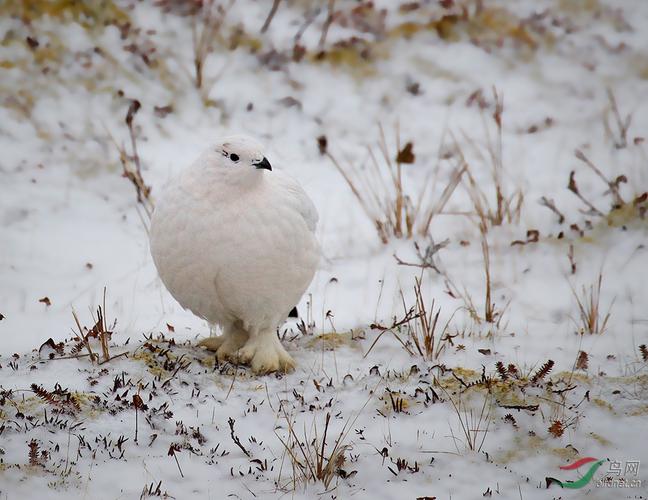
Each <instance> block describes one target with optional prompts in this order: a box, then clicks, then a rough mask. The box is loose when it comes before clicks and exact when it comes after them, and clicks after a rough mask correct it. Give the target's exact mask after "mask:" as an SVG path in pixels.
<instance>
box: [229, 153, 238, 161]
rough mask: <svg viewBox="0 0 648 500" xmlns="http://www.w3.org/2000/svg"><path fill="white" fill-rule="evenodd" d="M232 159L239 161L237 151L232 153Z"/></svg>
mask: <svg viewBox="0 0 648 500" xmlns="http://www.w3.org/2000/svg"><path fill="white" fill-rule="evenodd" d="M230 160H232V161H239V155H237V154H236V153H232V154H231V155H230Z"/></svg>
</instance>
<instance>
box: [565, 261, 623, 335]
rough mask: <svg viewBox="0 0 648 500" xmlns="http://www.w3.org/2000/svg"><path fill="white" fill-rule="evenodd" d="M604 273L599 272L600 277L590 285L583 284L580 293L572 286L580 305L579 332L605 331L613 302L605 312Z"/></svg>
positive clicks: (595, 332)
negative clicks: (602, 288) (602, 287)
mask: <svg viewBox="0 0 648 500" xmlns="http://www.w3.org/2000/svg"><path fill="white" fill-rule="evenodd" d="M602 284H603V274H602V273H599V275H598V279H597V280H596V281H595V282H594V283H593V284H592V285H590V286H589V287H585V286H582V288H581V291H580V293H578V292H576V290H574V288H573V287H572V289H571V290H572V294H573V295H574V298H575V299H576V304H577V305H578V321H577V326H578V332H579V333H581V334H583V333H589V334H602V333H605V331H606V330H607V326H608V321H609V319H610V315H611V310H612V305H613V304H614V302H613V303H612V304H610V306H609V307H608V309H607V312H603V309H602V308H601V286H602Z"/></svg>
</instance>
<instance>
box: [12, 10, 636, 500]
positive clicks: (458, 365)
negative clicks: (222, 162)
mask: <svg viewBox="0 0 648 500" xmlns="http://www.w3.org/2000/svg"><path fill="white" fill-rule="evenodd" d="M201 5H203V2H199V1H190V0H185V1H179V0H176V1H172V0H161V1H160V2H130V1H114V2H113V1H108V2H99V1H97V2H94V1H93V2H84V3H78V4H77V3H72V2H70V3H68V2H46V1H40V0H37V1H34V2H20V1H15V0H9V1H5V2H3V3H2V4H0V39H1V43H0V74H1V75H2V78H1V79H0V90H1V91H0V97H1V99H2V107H1V108H0V150H1V151H2V154H1V155H0V175H1V177H0V338H1V339H2V343H1V344H0V498H8V499H13V498H32V497H33V498H37V497H45V498H106V499H113V498H137V497H138V496H141V497H142V498H147V497H155V496H159V497H164V496H165V495H166V496H171V497H174V498H178V499H181V498H182V499H184V498H230V497H231V498H281V497H291V498H292V497H295V498H352V497H355V498H417V497H423V498H426V497H427V498H435V497H436V498H437V499H439V500H440V499H450V498H453V499H472V498H481V497H482V495H483V496H485V497H489V496H492V497H500V498H507V499H508V498H511V499H517V498H522V499H536V498H537V499H545V498H584V497H586V496H587V497H588V498H600V499H609V498H647V497H648V451H646V446H645V429H646V422H647V420H646V419H647V418H648V350H647V349H646V347H645V345H646V344H648V286H646V280H647V279H648V255H647V251H648V247H647V243H648V242H647V239H646V236H647V234H648V225H647V223H646V221H647V217H648V216H647V215H646V209H647V208H648V201H647V200H646V197H643V194H644V193H646V192H647V191H648V156H647V150H646V148H647V147H648V146H647V143H646V141H644V137H646V136H647V135H648V30H647V28H648V3H646V2H644V1H642V0H636V1H614V0H518V1H516V2H506V1H499V2H498V1H495V0H482V1H477V0H454V1H453V0H445V1H440V2H437V1H420V2H392V1H389V0H382V1H375V2H373V3H371V2H356V1H350V0H346V1H343V0H338V1H337V2H325V1H315V0H310V1H309V0H284V1H281V2H279V3H278V8H277V10H276V14H275V15H274V16H273V17H272V19H270V22H269V25H268V26H267V29H265V30H263V31H262V26H263V25H264V22H265V21H266V20H267V18H268V14H269V12H270V11H271V7H272V5H273V2H271V1H270V0H266V1H261V0H257V1H254V0H238V1H235V2H232V3H231V5H230V2H225V5H224V7H220V8H219V7H218V6H217V5H215V4H214V5H211V4H209V3H205V7H203V8H202V10H201V8H200V6H201ZM210 5H211V7H210ZM207 10H209V12H211V14H210V15H206V14H205V12H206V11H207ZM225 10H227V12H226V13H224V12H225ZM201 48H202V49H204V56H205V57H204V70H203V72H204V74H203V76H202V82H201V85H200V88H197V85H196V80H197V79H196V69H195V64H194V59H195V55H196V54H197V53H198V54H199V53H200V52H201V50H202V49H201ZM199 59H200V58H199ZM132 100H137V101H138V102H139V103H140V104H141V108H140V109H139V110H138V111H137V113H136V114H135V115H134V117H133V121H132V124H133V136H134V138H135V144H136V148H137V158H138V160H139V161H140V162H141V165H142V172H141V173H142V177H143V180H144V182H145V183H146V184H147V185H149V186H151V187H152V191H151V203H153V204H154V201H155V195H156V193H157V192H158V191H159V189H160V187H161V186H162V185H163V184H164V183H165V182H166V181H167V180H168V179H169V178H170V177H171V175H172V174H173V173H175V172H178V171H179V170H180V169H182V168H183V167H184V166H186V165H187V164H188V163H189V162H190V161H192V160H193V158H195V157H196V156H198V154H199V153H200V151H201V150H202V149H203V148H204V147H205V146H206V145H207V144H208V143H209V142H210V141H211V140H213V139H215V138H217V137H219V136H221V135H225V134H230V133H234V132H244V133H247V134H250V135H253V136H257V137H258V138H259V139H260V140H262V141H263V142H265V143H266V144H267V146H268V149H269V152H268V158H269V159H270V160H271V162H272V164H273V166H275V165H278V166H281V167H283V168H284V169H285V170H286V171H288V172H289V173H290V174H291V175H293V176H294V177H296V178H297V179H298V180H299V182H300V183H301V184H302V185H303V186H304V188H305V189H306V191H307V192H308V194H309V195H310V196H311V198H312V199H313V200H314V202H315V204H316V206H317V208H318V211H319V214H320V223H319V226H318V230H317V235H318V239H319V240H320V242H321V245H322V250H323V254H324V257H323V259H322V266H321V269H320V271H319V272H318V273H317V275H316V277H315V279H314V281H313V283H312V285H311V286H310V289H309V291H308V292H307V294H306V296H305V297H304V298H303V300H302V303H301V304H299V312H300V314H301V317H302V320H303V322H292V323H290V324H288V325H286V326H285V327H284V328H283V329H282V331H281V335H282V336H283V338H284V345H285V346H286V348H287V349H288V350H289V352H290V353H291V355H292V356H293V357H294V358H295V360H296V361H297V364H298V367H297V370H296V371H295V372H294V373H291V374H288V375H270V376H265V377H254V376H252V374H251V373H249V371H248V370H247V369H245V368H244V367H234V366H230V365H218V364H216V363H215V360H214V359H213V356H212V355H210V354H209V353H207V352H205V351H202V350H199V349H197V348H195V347H192V344H195V341H196V340H197V339H199V338H201V337H203V336H206V335H209V327H208V325H206V324H205V323H204V322H203V321H201V320H199V319H198V318H196V317H194V316H192V315H191V314H190V313H189V312H187V311H184V310H183V309H182V308H181V307H180V306H179V305H178V304H177V303H176V302H175V301H174V300H173V299H172V298H171V296H170V295H169V294H168V292H166V290H165V289H164V287H163V286H162V284H161V282H160V281H159V279H158V278H157V274H156V271H155V268H154V266H153V263H152V261H151V258H150V256H149V252H148V239H147V232H146V228H147V222H148V221H147V215H146V211H145V207H144V206H143V205H142V204H138V203H137V197H136V192H135V188H134V186H133V184H132V183H131V182H130V181H129V179H127V178H125V177H124V176H123V175H122V173H123V167H122V163H121V162H120V150H121V151H122V152H123V154H124V161H125V164H126V167H127V168H128V169H131V171H132V169H133V168H134V164H135V158H134V155H133V149H132V148H133V145H132V142H131V137H130V135H129V129H128V127H127V124H126V122H125V118H126V116H127V111H128V109H129V107H131V109H133V107H132V102H133V101H132ZM498 121H499V122H500V123H501V129H500V128H499V127H498ZM500 139H501V140H500ZM407 143H411V151H412V152H413V155H414V157H413V158H411V157H410V158H408V156H410V155H409V154H408V151H409V148H408V147H406V144H407ZM383 151H385V152H386V154H385V155H384V156H383ZM399 151H400V153H401V154H400V155H399V154H398V153H399ZM576 151H579V153H578V154H577V153H575V152H576ZM397 156H399V157H400V158H401V160H403V162H402V164H400V165H399V167H400V169H401V171H402V182H401V183H402V189H403V193H404V194H405V195H406V196H405V197H404V198H403V202H404V204H405V205H406V206H407V207H410V220H413V221H414V223H413V233H414V234H413V237H412V238H407V237H406V236H403V237H400V238H398V237H395V236H393V231H391V230H390V229H389V228H387V229H385V230H384V231H383V235H385V234H386V236H385V237H383V238H382V239H385V240H388V241H387V243H383V241H381V237H380V236H379V233H378V231H377V230H376V221H375V218H378V220H379V221H381V222H384V220H382V219H381V217H382V214H381V213H380V207H384V206H387V205H389V204H390V203H392V204H394V207H395V202H394V201H393V200H395V199H396V198H395V191H396V190H395V188H394V181H393V180H392V177H391V176H390V175H391V174H390V171H391V172H395V171H396V169H397V168H398V166H397V165H396V157H397ZM372 157H373V158H374V159H375V163H374V161H373V160H372ZM588 162H589V164H588ZM388 163H391V170H390V166H389V165H388ZM336 164H337V166H338V167H339V169H341V170H342V171H343V172H344V173H345V175H347V176H348V177H349V178H350V179H351V181H352V182H353V184H354V186H355V188H356V189H357V190H358V192H359V194H360V196H361V197H362V198H363V200H365V202H366V205H365V206H363V205H362V203H360V202H359V201H358V199H357V197H356V196H355V195H354V192H353V191H352V189H351V188H350V186H349V185H348V184H347V183H346V182H345V179H344V177H343V175H342V174H341V172H340V170H339V169H338V167H336ZM597 170H598V171H599V172H600V175H599V173H597ZM493 172H495V173H493ZM572 172H573V173H574V174H573V178H572V180H571V181H570V174H571V173H572ZM458 173H460V174H461V178H460V180H459V184H458V185H456V186H454V185H453V184H452V182H451V181H452V179H453V178H455V179H457V178H458V177H453V176H456V175H458ZM620 176H623V177H620ZM496 180H497V182H496ZM497 185H499V186H500V192H501V193H502V196H501V197H500V200H501V203H500V207H501V209H500V210H499V215H501V217H498V210H497V205H498V203H497V200H498V196H497ZM446 188H447V191H446V193H447V194H448V195H449V197H447V200H446V202H445V203H441V200H445V198H444V196H443V195H442V194H443V192H444V190H446ZM453 188H454V189H453ZM543 198H544V199H545V200H546V201H547V202H548V204H552V206H554V208H555V210H556V211H555V212H554V211H552V210H551V209H549V208H548V207H547V206H543V205H546V204H547V203H544V202H543V203H541V202H540V201H541V200H542V199H543ZM386 200H387V201H386ZM509 200H510V203H509ZM367 205H368V206H367ZM390 206H391V205H390ZM394 207H392V211H393V210H395V208H394ZM416 207H421V209H420V210H417V208H416ZM432 208H436V210H433V211H432V215H433V216H432V218H431V222H430V223H429V226H428V225H427V224H426V220H425V215H426V214H427V213H428V212H429V211H430V210H432ZM480 211H481V212H482V213H483V214H484V216H483V217H482V218H480V217H479V215H478V213H479V212H480ZM368 213H369V215H371V216H372V217H373V219H372V217H368ZM376 214H378V215H377V216H376ZM498 219H502V220H498ZM402 222H403V224H405V219H404V218H403V219H402ZM480 224H481V228H480ZM421 228H423V230H420V229H421ZM404 232H407V231H404ZM415 242H416V243H417V245H418V250H417V248H416V247H415ZM435 245H438V246H436V247H435ZM426 249H431V250H430V253H433V255H432V257H430V258H428V259H427V260H426V262H422V260H421V256H424V255H425V252H426ZM432 249H434V252H432ZM407 264H410V265H407ZM487 273H488V279H487V277H486V275H487ZM599 276H600V277H601V286H600V292H599V288H598V285H597V283H598V280H599ZM417 279H418V280H420V281H419V282H420V287H419V290H420V296H422V300H421V301H420V302H421V303H422V304H423V305H424V307H425V309H426V311H427V313H428V317H429V319H431V320H433V319H434V316H435V315H436V313H437V310H438V311H439V316H438V321H437V324H436V330H435V331H434V340H435V346H434V348H431V349H430V350H431V351H433V352H432V353H431V354H430V353H428V352H427V351H426V349H425V347H424V346H421V351H422V352H419V349H418V348H417V346H416V344H415V343H414V341H413V337H414V336H416V335H419V336H420V335H422V330H423V329H424V327H421V318H416V317H415V316H416V315H418V314H419V313H421V307H420V305H419V306H417V301H416V293H415V288H416V283H417V281H416V280H417ZM104 289H105V290H106V291H105V294H106V298H105V307H104V304H103V301H104V299H103V295H104ZM488 290H489V291H490V295H489V296H487V291H488ZM579 301H580V305H581V306H582V308H583V314H581V310H580V307H579ZM99 305H101V306H102V308H103V309H105V311H104V312H105V315H106V323H107V324H106V327H107V328H108V329H111V330H112V331H113V334H112V340H111V341H110V345H109V355H110V356H112V357H113V358H112V359H110V360H109V361H107V362H104V357H103V354H102V351H101V349H100V347H99V345H98V343H97V342H96V340H92V346H91V348H92V349H93V353H98V354H99V356H98V359H97V360H96V362H94V363H92V362H91V360H90V358H91V356H89V355H88V351H87V349H86V347H85V346H83V345H82V344H79V342H78V341H77V340H75V336H76V335H78V327H77V324H76V322H75V320H74V318H73V316H72V311H76V315H77V317H78V319H79V322H80V324H81V326H82V327H83V326H86V327H88V328H91V327H92V326H93V325H94V324H95V319H93V315H94V316H95V318H96V309H97V307H98V306H99ZM593 307H598V309H599V311H598V314H597V313H591V310H592V308H593ZM411 308H414V309H413V310H412V312H411V313H409V315H408V312H409V311H410V309H411ZM608 314H609V316H608ZM583 315H584V316H586V318H583V317H582V316H583ZM588 319H589V320H591V322H590V324H587V320H588ZM595 319H598V325H594V324H591V323H592V322H593V321H594V320H595ZM114 321H116V324H115V325H114V327H113V322H114ZM399 323H400V324H399ZM588 330H595V331H594V332H590V331H588ZM75 331H76V332H77V333H74V332H75ZM87 333H88V332H87V331H86V330H84V334H87ZM50 338H51V339H52V341H51V342H50V343H49V344H47V345H44V346H43V344H45V343H46V341H47V340H48V339H50ZM59 342H63V344H62V345H58V343H59ZM41 346H43V347H42V348H41ZM641 346H643V348H642V347H641ZM543 368H544V369H543ZM134 396H139V397H135V398H133V397H134ZM327 423H328V424H327ZM582 457H594V458H596V459H599V460H600V459H609V461H606V462H604V463H603V464H602V465H601V466H600V467H599V468H598V469H596V471H595V472H594V476H593V478H592V479H591V481H590V482H589V483H587V484H586V485H585V486H583V487H582V488H575V489H574V488H565V489H561V488H560V486H559V485H557V484H552V485H551V486H550V487H549V489H547V481H546V479H545V478H547V477H553V478H557V479H558V480H560V481H563V482H564V481H576V480H578V479H579V478H580V477H581V476H583V475H585V473H586V472H587V470H588V469H589V468H590V467H591V466H592V463H589V464H586V465H583V466H582V467H581V468H579V469H578V470H561V469H559V467H560V466H565V465H566V464H569V463H573V462H575V461H576V460H578V459H579V458H582ZM637 462H638V463H639V465H638V466H635V465H634V464H636V463H637ZM318 463H319V465H320V467H318ZM605 478H612V479H614V480H615V481H616V483H615V485H612V486H610V485H609V484H608V485H607V486H606V483H605ZM620 478H624V479H625V481H626V483H625V487H620V486H619V484H618V482H619V480H620Z"/></svg>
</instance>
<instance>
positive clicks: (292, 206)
mask: <svg viewBox="0 0 648 500" xmlns="http://www.w3.org/2000/svg"><path fill="white" fill-rule="evenodd" d="M317 218H318V217H317V211H316V209H315V206H314V205H313V202H312V201H311V200H310V199H309V198H308V196H307V195H306V193H305V192H304V190H303V189H302V188H301V186H300V185H299V184H298V183H297V182H296V181H295V180H294V179H292V178H291V177H289V176H288V175H286V174H284V173H282V172H281V171H278V170H273V169H272V167H271V166H270V162H269V161H268V160H267V159H266V157H265V155H264V153H263V147H262V146H261V145H260V144H259V143H258V142H257V141H255V140H254V139H252V138H250V137H246V136H240V135H238V136H231V137H227V138H225V139H223V140H221V141H219V142H217V143H215V144H213V145H212V146H210V147H209V148H208V149H207V150H206V151H204V152H203V153H202V155H201V156H200V157H199V158H198V159H197V160H196V161H195V162H194V163H193V164H192V165H191V166H189V167H188V168H186V169H185V170H184V171H183V172H181V173H180V175H178V176H177V177H176V178H174V179H173V180H172V181H171V182H170V184H169V185H168V186H167V187H166V188H165V189H164V190H163V192H162V193H161V194H160V197H159V199H158V200H157V204H156V207H155V211H154V212H153V217H152V220H151V229H150V244H151V255H152V256H153V261H154V262H155V266H156V267H157V270H158V273H159V275H160V278H161V279H162V282H163V283H164V284H165V286H166V287H167V289H168V290H169V292H171V295H173V297H174V298H175V299H176V300H177V301H178V302H179V303H180V305H182V306H183V307H184V308H186V309H189V310H191V311H192V312H193V313H194V314H196V315H197V316H200V317H201V318H204V319H205V320H207V321H208V322H209V323H211V324H213V325H220V326H221V328H222V330H223V334H222V335H220V336H218V337H209V338H207V339H205V340H203V341H202V342H200V344H199V345H202V346H205V347H207V348H208V349H210V350H214V351H216V355H217V357H218V359H219V360H229V361H233V362H240V363H244V364H249V365H250V366H251V368H252V370H253V371H254V372H255V373H258V374H262V373H269V372H272V371H290V370H292V369H293V368H294V366H295V362H294V361H293V359H292V357H291V356H290V355H289V354H288V353H287V352H286V351H285V349H284V348H283V346H282V345H281V342H280V341H279V339H278V337H277V335H276V329H277V326H278V325H279V324H281V323H282V322H283V321H284V320H285V319H286V317H287V316H288V314H289V312H290V310H291V309H292V308H293V307H294V306H295V305H296V304H297V303H298V302H299V299H300V298H301V296H302V295H303V293H304V291H305V290H306V288H307V287H308V285H309V284H310V282H311V280H312V279H313V275H314V273H315V270H316V268H317V265H318V262H319V255H320V254H319V246H318V244H317V241H316V239H315V235H314V231H315V226H316V224H317Z"/></svg>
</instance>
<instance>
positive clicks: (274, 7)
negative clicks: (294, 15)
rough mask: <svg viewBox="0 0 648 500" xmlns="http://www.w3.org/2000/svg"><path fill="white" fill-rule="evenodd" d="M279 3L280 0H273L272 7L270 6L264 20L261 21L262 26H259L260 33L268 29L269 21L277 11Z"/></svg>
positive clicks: (270, 21)
mask: <svg viewBox="0 0 648 500" xmlns="http://www.w3.org/2000/svg"><path fill="white" fill-rule="evenodd" d="M280 3H281V0H273V2H272V7H271V8H270V13H269V14H268V17H266V20H265V22H264V23H263V26H262V27H261V33H265V32H266V31H268V28H269V27H270V23H272V19H273V18H274V16H275V14H276V13H277V9H278V8H279V4H280Z"/></svg>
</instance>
